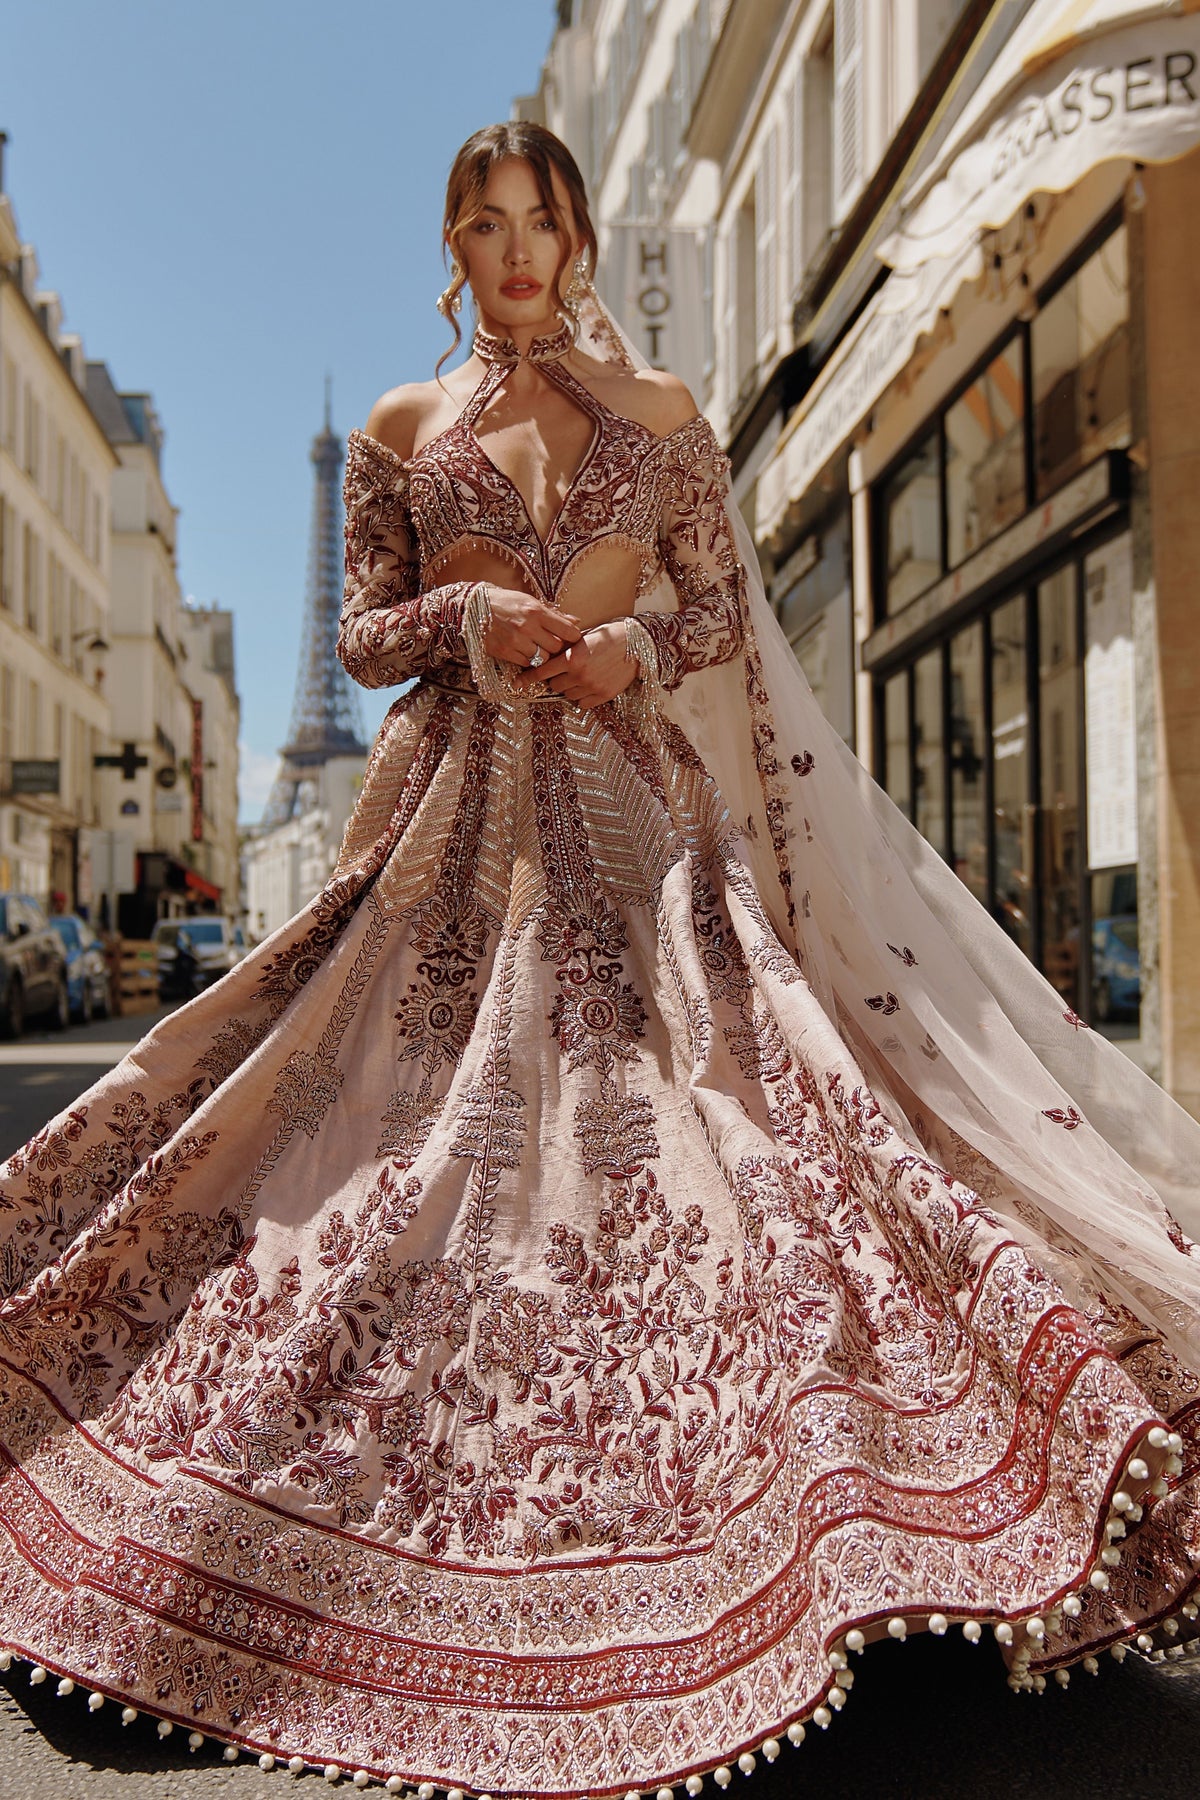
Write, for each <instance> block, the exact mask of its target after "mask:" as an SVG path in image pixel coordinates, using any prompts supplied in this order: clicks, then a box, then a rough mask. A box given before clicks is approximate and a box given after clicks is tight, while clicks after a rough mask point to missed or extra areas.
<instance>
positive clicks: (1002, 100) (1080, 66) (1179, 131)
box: [880, 0, 1200, 270]
mask: <svg viewBox="0 0 1200 1800" xmlns="http://www.w3.org/2000/svg"><path fill="white" fill-rule="evenodd" d="M1197 143H1200V0H1182V4H1179V3H1176V4H1174V5H1163V4H1161V0H1035V3H1034V5H1033V6H1031V8H1030V10H1029V12H1028V13H1027V15H1026V17H1025V18H1024V19H1023V20H1022V21H1021V23H1020V25H1019V26H1018V27H1017V29H1016V31H1015V32H1014V33H1013V35H1012V37H1011V38H1010V39H1009V41H1008V43H1007V44H1006V45H1005V46H1004V48H1003V49H1002V50H1001V52H1000V54H999V56H998V57H997V58H996V61H995V63H994V65H993V66H992V68H991V69H990V70H989V71H988V73H987V75H985V77H984V79H983V81H982V83H981V85H980V87H979V88H978V90H977V91H976V93H975V94H974V95H973V96H972V98H971V100H970V102H969V103H968V105H967V107H966V109H965V111H964V113H963V115H962V117H961V118H960V119H959V121H958V123H957V124H956V125H955V127H954V129H953V131H952V132H951V133H950V136H949V137H948V138H947V140H946V142H945V143H944V144H943V145H942V147H941V149H940V150H939V151H938V154H937V157H936V158H935V160H934V162H933V164H932V166H931V167H930V168H929V169H928V170H927V171H926V172H925V174H924V175H923V176H922V177H921V178H920V179H919V181H918V182H917V183H916V185H915V187H914V189H913V192H912V195H911V196H910V197H909V199H908V201H907V202H906V206H905V210H904V216H903V218H902V222H901V224H900V227H899V229H898V230H897V231H895V232H894V233H893V234H892V236H891V237H890V238H888V239H887V241H886V242H885V243H884V245H883V246H882V248H881V250H880V255H881V256H882V258H883V260H884V261H885V262H887V263H890V264H891V265H892V267H893V268H896V269H904V270H908V269H915V268H917V267H919V266H920V265H921V264H922V263H923V262H925V261H926V260H928V259H929V258H930V257H935V258H942V257H947V256H953V255H955V254H956V253H957V252H958V251H959V250H960V249H961V248H962V246H963V245H964V244H966V243H967V242H968V241H970V240H971V239H973V238H978V237H979V235H980V233H982V232H984V231H987V230H994V229H996V228H998V227H999V226H1001V225H1004V224H1006V223H1007V222H1008V220H1009V219H1011V218H1012V217H1013V215H1014V214H1015V213H1016V212H1017V210H1018V208H1020V207H1021V206H1022V205H1023V204H1024V203H1025V201H1027V200H1029V199H1031V198H1032V196H1033V195H1034V194H1036V193H1053V194H1061V193H1065V192H1066V191H1067V190H1068V189H1070V188H1073V187H1074V186H1075V184H1076V183H1077V182H1078V181H1080V180H1081V179H1082V178H1083V176H1084V175H1086V174H1087V172H1088V170H1089V169H1092V168H1094V167H1095V166H1096V165H1097V164H1098V163H1102V162H1111V161H1114V160H1124V161H1128V162H1131V163H1132V162H1146V163H1153V162H1169V161H1170V160H1171V159H1172V158H1173V157H1176V156H1182V155H1184V153H1185V152H1186V151H1188V150H1191V149H1192V148H1193V147H1194V146H1195V145H1196V144H1197Z"/></svg>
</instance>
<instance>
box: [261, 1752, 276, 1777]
mask: <svg viewBox="0 0 1200 1800" xmlns="http://www.w3.org/2000/svg"><path fill="white" fill-rule="evenodd" d="M258 1766H259V1768H260V1769H261V1770H262V1772H263V1774H264V1775H269V1774H270V1773H271V1770H272V1769H273V1768H274V1767H275V1758H274V1757H273V1756H272V1755H271V1752H270V1751H269V1750H264V1751H263V1753H262V1755H261V1756H260V1757H259V1759H258Z"/></svg>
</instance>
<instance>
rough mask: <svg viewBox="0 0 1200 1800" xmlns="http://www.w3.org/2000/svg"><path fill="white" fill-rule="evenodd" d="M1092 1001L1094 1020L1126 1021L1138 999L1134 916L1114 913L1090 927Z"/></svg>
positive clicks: (1139, 979)
mask: <svg viewBox="0 0 1200 1800" xmlns="http://www.w3.org/2000/svg"><path fill="white" fill-rule="evenodd" d="M1092 997H1093V1006H1094V1008H1095V1013H1096V1017H1097V1019H1098V1020H1099V1021H1100V1023H1101V1024H1106V1023H1107V1022H1108V1021H1109V1020H1110V1019H1116V1018H1122V1017H1124V1018H1128V1017H1129V1016H1131V1015H1132V1014H1134V1013H1136V1012H1137V1009H1138V1005H1139V1003H1140V1001H1141V997H1142V967H1141V962H1140V960H1139V957H1138V922H1137V914H1136V913H1116V914H1114V915H1112V916H1111V917H1109V918H1105V919H1097V920H1095V922H1094V924H1093V926H1092Z"/></svg>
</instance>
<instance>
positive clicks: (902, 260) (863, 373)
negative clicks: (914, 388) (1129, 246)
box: [757, 0, 1200, 539]
mask: <svg viewBox="0 0 1200 1800" xmlns="http://www.w3.org/2000/svg"><path fill="white" fill-rule="evenodd" d="M1197 143H1200V0H1183V4H1182V5H1179V4H1176V5H1173V6H1164V5H1162V4H1161V3H1158V0H1034V4H1033V5H1032V6H1031V7H1030V10H1029V12H1028V14H1027V15H1026V17H1025V19H1024V20H1022V22H1021V24H1020V25H1019V26H1018V27H1017V29H1016V31H1015V32H1014V33H1013V36H1012V37H1011V38H1010V39H1009V41H1008V43H1007V44H1006V45H1005V46H1004V48H1003V49H1002V50H1001V52H1000V54H999V55H998V56H997V58H996V61H995V63H994V64H993V65H992V67H991V69H990V70H989V71H988V73H987V74H986V75H985V76H984V78H983V81H982V83H981V84H980V86H979V88H978V90H977V91H976V93H975V94H974V96H973V97H972V99H971V101H970V102H969V103H968V105H967V107H966V109H965V110H964V112H963V115H962V117H961V118H960V119H959V121H958V122H957V124H956V125H955V127H954V129H953V130H952V131H951V133H950V135H949V136H948V138H947V139H946V142H945V143H944V144H943V145H942V147H941V148H940V150H939V151H938V154H937V156H936V157H935V159H934V161H933V163H932V164H931V166H930V168H929V169H928V170H927V171H926V173H925V174H924V175H923V176H922V177H921V178H920V179H919V180H918V181H917V183H916V184H915V185H914V188H913V192H912V196H911V198H910V199H909V201H908V202H907V204H906V210H905V214H904V219H903V223H902V224H901V226H900V228H899V229H898V230H897V231H896V232H894V233H893V235H892V236H891V237H890V238H889V239H887V240H886V242H885V243H884V244H883V246H882V248H881V250H880V255H881V256H882V258H883V260H884V261H885V262H889V263H891V264H892V265H893V273H892V274H891V275H890V276H889V277H888V280H887V281H886V282H885V283H884V285H883V287H882V288H881V289H880V291H879V292H878V293H877V294H876V295H875V297H874V299H873V300H872V301H871V303H870V305H869V306H868V307H866V309H865V310H864V312H863V314H862V317H861V318H860V319H859V320H858V321H857V323H856V324H855V326H854V328H853V330H852V331H850V332H849V333H848V334H847V336H846V337H845V338H844V339H843V341H842V342H841V343H840V344H839V345H838V347H837V350H836V351H835V352H834V354H833V356H832V357H831V358H830V361H829V362H828V363H827V364H826V366H825V368H824V369H822V371H821V373H820V375H819V376H818V377H817V380H816V381H815V382H814V383H813V386H812V387H811V388H810V390H809V392H808V393H807V394H806V395H805V396H804V399H803V400H802V401H801V402H800V405H799V406H798V407H797V408H796V411H795V412H794V413H793V414H792V416H791V418H790V419H789V420H788V422H787V424H786V426H785V427H784V431H783V434H782V437H781V438H780V442H779V445H778V448H777V450H776V453H775V455H774V457H773V458H772V459H771V461H770V462H769V463H768V464H767V465H766V467H765V468H764V470H763V472H762V474H761V475H760V477H759V481H758V502H757V504H758V526H759V530H760V532H761V533H762V535H763V536H764V537H765V538H768V539H769V538H771V537H772V536H774V535H775V534H776V533H778V532H780V531H781V529H782V527H783V526H784V524H785V520H786V513H787V509H788V506H789V504H790V503H791V502H792V501H793V500H796V499H799V498H801V497H802V496H803V495H804V494H805V493H806V491H807V490H808V489H809V488H810V487H811V485H812V483H813V481H814V480H815V478H816V477H817V476H818V475H819V474H820V472H821V470H822V468H823V467H824V466H825V464H826V463H827V462H828V461H829V459H830V457H831V456H833V455H834V454H835V452H836V451H837V450H838V448H839V447H840V445H841V444H843V443H844V442H845V440H846V438H847V437H848V436H849V435H850V433H851V432H852V431H853V430H854V429H855V427H856V426H857V425H859V424H860V423H861V422H862V420H863V419H864V418H865V417H866V416H867V414H868V413H869V412H870V410H871V407H872V406H873V405H874V404H875V402H876V401H877V400H878V399H879V398H880V396H881V395H882V394H883V393H884V392H885V391H886V389H887V388H888V387H889V386H890V385H891V383H892V382H893V381H894V380H895V379H896V377H897V376H898V375H899V374H900V373H901V371H902V370H903V368H904V367H905V365H906V364H907V362H908V361H909V359H910V358H911V356H912V353H913V351H914V350H915V348H916V346H917V342H918V339H919V338H920V337H921V336H922V335H923V334H924V333H926V332H929V331H931V330H932V329H933V328H934V326H935V325H936V323H937V318H938V314H939V312H941V311H942V310H944V309H947V308H949V306H950V304H951V302H952V301H953V299H954V296H955V294H956V293H957V291H958V289H959V288H960V287H961V285H962V284H963V282H965V281H969V280H971V279H973V278H974V277H975V276H977V275H978V274H979V273H980V272H981V270H982V267H983V262H982V250H981V247H980V244H981V239H982V237H983V234H984V232H986V231H988V230H995V229H998V228H999V227H1000V226H1002V225H1004V224H1006V223H1007V222H1008V220H1009V219H1011V218H1012V217H1013V215H1014V214H1015V213H1016V212H1017V211H1018V209H1019V208H1020V207H1021V206H1022V205H1023V204H1024V203H1025V201H1026V200H1028V199H1030V198H1032V196H1033V195H1034V194H1035V193H1039V192H1046V191H1050V192H1064V191H1066V190H1067V189H1069V188H1071V187H1073V186H1074V185H1075V183H1076V182H1078V181H1079V180H1081V179H1082V177H1083V176H1084V175H1086V173H1087V171H1088V170H1089V169H1090V168H1093V167H1094V166H1095V165H1096V164H1097V163H1100V162H1104V161H1111V160H1113V159H1117V158H1124V159H1125V160H1127V161H1129V162H1166V161H1170V160H1171V159H1172V158H1173V157H1176V156H1182V155H1183V154H1185V153H1186V152H1187V151H1188V150H1191V149H1192V148H1193V147H1194V146H1195V145H1196V144H1197Z"/></svg>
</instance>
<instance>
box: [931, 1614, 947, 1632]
mask: <svg viewBox="0 0 1200 1800" xmlns="http://www.w3.org/2000/svg"><path fill="white" fill-rule="evenodd" d="M929 1629H930V1631H932V1633H933V1635H934V1637H945V1635H946V1633H947V1632H948V1631H949V1629H950V1621H949V1619H948V1618H947V1617H946V1615H945V1613H930V1615H929Z"/></svg>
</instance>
